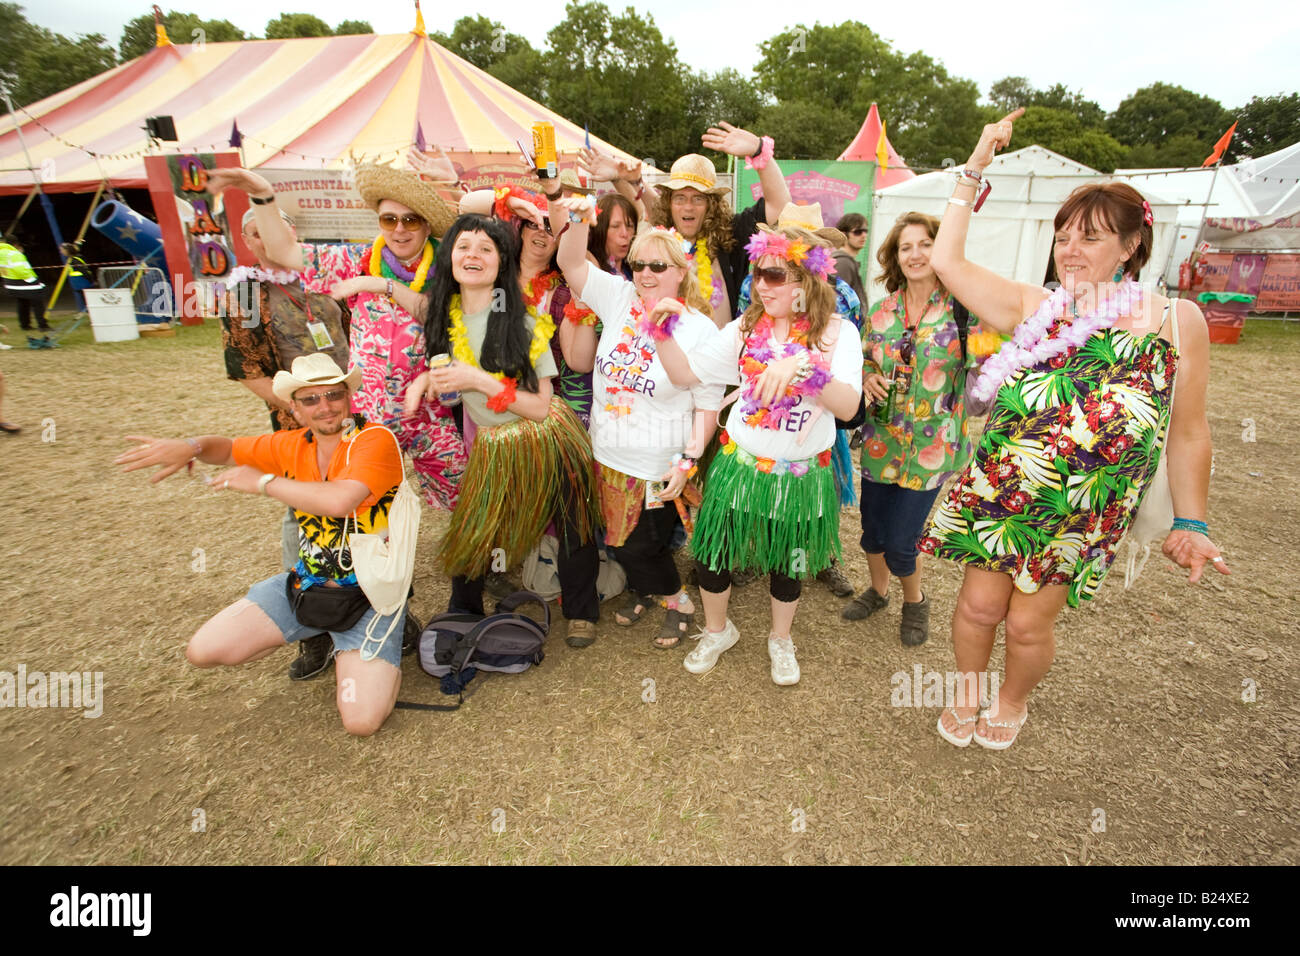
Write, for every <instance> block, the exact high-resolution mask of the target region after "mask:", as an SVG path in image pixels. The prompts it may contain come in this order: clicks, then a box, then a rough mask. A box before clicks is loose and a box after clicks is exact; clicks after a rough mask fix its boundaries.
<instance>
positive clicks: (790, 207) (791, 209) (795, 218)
mask: <svg viewBox="0 0 1300 956" xmlns="http://www.w3.org/2000/svg"><path fill="white" fill-rule="evenodd" d="M824 225H826V224H825V223H824V222H823V221H822V204H821V203H819V202H814V203H809V204H808V205H806V206H800V205H798V204H797V203H792V202H788V203H786V204H785V206H784V207H782V209H781V215H780V216H778V217H777V220H776V228H778V229H784V228H785V227H786V226H798V227H799V228H801V229H807V230H808V231H809V232H816V231H817V230H818V229H820V228H822V226H824Z"/></svg>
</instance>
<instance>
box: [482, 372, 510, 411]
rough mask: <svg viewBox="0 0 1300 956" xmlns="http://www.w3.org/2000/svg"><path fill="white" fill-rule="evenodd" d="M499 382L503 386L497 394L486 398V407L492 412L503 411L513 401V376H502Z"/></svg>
mask: <svg viewBox="0 0 1300 956" xmlns="http://www.w3.org/2000/svg"><path fill="white" fill-rule="evenodd" d="M501 384H502V385H504V386H505V388H503V389H502V390H501V391H499V392H497V394H495V395H493V396H492V397H491V398H489V399H488V400H487V407H488V408H490V409H492V411H494V412H501V413H504V412H505V411H506V410H507V409H508V408H509V407H510V406H511V405H513V404H514V401H515V387H516V384H517V383H516V382H515V380H514V379H513V378H509V377H507V378H503V379H502V380H501Z"/></svg>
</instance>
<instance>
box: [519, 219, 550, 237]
mask: <svg viewBox="0 0 1300 956" xmlns="http://www.w3.org/2000/svg"><path fill="white" fill-rule="evenodd" d="M524 228H525V229H536V230H537V231H538V232H541V231H542V226H539V225H537V223H535V222H533V221H532V220H531V219H525V220H524ZM545 228H546V234H547V235H548V236H551V235H554V233H553V232H551V224H550V222H547V223H546V226H545Z"/></svg>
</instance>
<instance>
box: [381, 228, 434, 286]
mask: <svg viewBox="0 0 1300 956" xmlns="http://www.w3.org/2000/svg"><path fill="white" fill-rule="evenodd" d="M385 245H387V243H385V242H384V235H383V233H380V234H379V235H377V236H375V241H374V244H373V245H372V246H371V247H370V274H371V275H372V276H383V274H384V246H385ZM432 267H433V243H432V242H429V241H428V240H427V239H426V240H425V243H424V252H423V253H422V254H421V255H420V266H419V268H417V269H416V270H415V278H414V279H412V280H411V291H412V292H419V291H420V290H421V289H423V288H424V280H425V279H427V278H428V277H429V269H430V268H432Z"/></svg>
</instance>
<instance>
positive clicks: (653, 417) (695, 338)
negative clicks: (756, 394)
mask: <svg viewBox="0 0 1300 956" xmlns="http://www.w3.org/2000/svg"><path fill="white" fill-rule="evenodd" d="M579 298H581V299H582V301H583V302H584V303H585V304H586V305H587V306H588V307H589V308H590V309H591V310H592V311H593V312H595V313H596V315H598V316H600V320H601V322H602V323H603V326H604V328H603V331H602V332H601V335H600V341H598V342H597V343H596V367H595V369H594V371H593V374H592V379H591V391H592V400H591V448H592V453H593V454H594V456H595V458H596V461H598V462H600V463H601V464H602V465H607V466H608V467H610V468H614V469H617V470H618V471H621V472H623V473H624V474H627V475H631V476H632V477H633V478H642V479H647V480H658V479H660V478H662V477H663V475H664V473H665V472H666V471H668V469H669V468H670V467H671V466H672V460H673V455H675V454H679V453H680V452H681V451H682V449H684V448H685V447H686V444H687V443H688V442H689V441H690V440H691V431H692V429H693V427H694V423H695V411H696V409H702V410H705V411H715V410H717V409H718V408H719V407H721V405H722V386H721V385H720V384H709V383H705V384H702V385H695V386H692V387H690V388H678V387H677V386H676V385H674V384H673V383H672V382H671V381H670V380H669V378H668V372H667V371H666V370H665V369H664V367H663V363H662V362H660V361H659V354H658V351H657V349H656V347H655V341H654V339H652V338H650V337H649V336H648V335H643V334H642V333H640V332H638V331H637V330H636V328H635V319H634V318H633V316H632V309H633V306H634V305H636V304H637V303H638V296H637V292H636V286H634V285H633V284H632V283H631V282H629V281H627V279H624V278H623V277H622V276H616V275H612V274H610V273H608V272H602V271H601V270H599V269H596V268H595V267H589V268H588V269H587V283H586V286H585V287H584V288H583V289H582V292H581V295H580V296H579ZM716 333H717V326H715V325H714V324H713V320H712V319H710V318H708V317H707V316H705V315H703V314H702V313H700V312H697V311H695V310H694V309H685V310H683V311H682V314H681V319H680V320H679V321H678V324H677V328H676V329H675V330H674V332H673V338H674V339H676V341H677V343H678V344H679V345H680V346H681V347H682V348H683V349H685V350H686V351H687V352H688V353H689V352H690V351H691V350H692V349H694V348H696V347H697V346H699V345H700V344H701V343H703V342H705V341H707V340H708V339H709V338H711V337H712V336H713V335H714V334H716Z"/></svg>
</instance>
